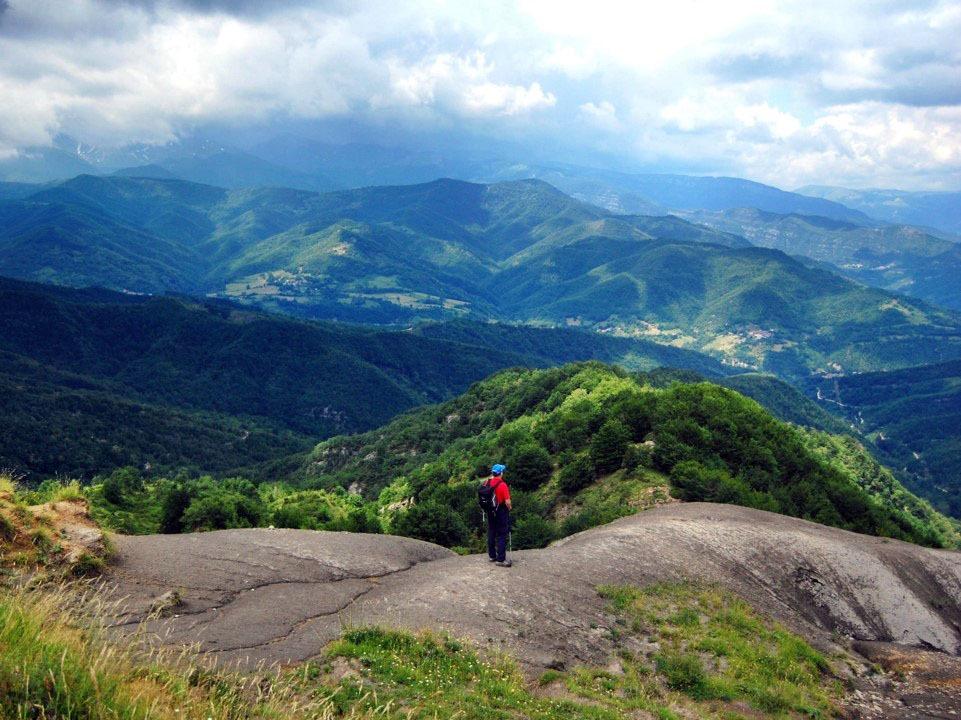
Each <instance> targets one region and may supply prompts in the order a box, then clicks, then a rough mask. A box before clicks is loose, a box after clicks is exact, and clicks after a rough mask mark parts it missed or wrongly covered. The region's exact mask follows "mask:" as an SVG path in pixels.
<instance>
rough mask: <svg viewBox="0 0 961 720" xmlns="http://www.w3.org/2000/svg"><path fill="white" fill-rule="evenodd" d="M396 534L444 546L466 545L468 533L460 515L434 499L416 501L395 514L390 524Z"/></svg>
mask: <svg viewBox="0 0 961 720" xmlns="http://www.w3.org/2000/svg"><path fill="white" fill-rule="evenodd" d="M391 527H392V529H393V531H394V532H395V533H396V534H398V535H405V536H407V537H412V538H417V539H418V540H426V541H427V542H432V543H437V544H438V545H444V546H446V547H453V546H455V545H466V544H467V541H468V538H469V536H470V533H469V531H468V529H467V525H465V524H464V521H463V520H462V519H461V517H460V515H458V514H457V513H455V512H454V511H453V510H452V509H451V508H450V506H449V505H442V504H441V503H439V502H437V501H435V500H428V501H426V502H421V503H417V504H416V505H414V506H413V507H411V508H410V509H409V510H408V511H407V512H405V513H403V514H400V515H397V516H396V517H395V518H394V521H393V523H392V525H391Z"/></svg>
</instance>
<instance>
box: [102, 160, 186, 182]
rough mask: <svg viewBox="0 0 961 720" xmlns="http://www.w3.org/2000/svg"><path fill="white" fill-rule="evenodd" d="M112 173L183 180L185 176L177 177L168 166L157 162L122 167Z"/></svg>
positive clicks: (120, 175) (155, 178)
mask: <svg viewBox="0 0 961 720" xmlns="http://www.w3.org/2000/svg"><path fill="white" fill-rule="evenodd" d="M111 174H112V175H116V176H119V177H143V178H153V179H154V180H183V178H181V177H177V176H176V175H174V174H173V173H172V172H170V171H169V170H168V169H167V168H164V167H161V166H160V165H157V164H156V163H149V164H147V165H133V166H131V167H125V168H120V169H119V170H115V171H114V172H113V173H111Z"/></svg>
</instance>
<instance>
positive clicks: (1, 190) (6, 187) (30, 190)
mask: <svg viewBox="0 0 961 720" xmlns="http://www.w3.org/2000/svg"><path fill="white" fill-rule="evenodd" d="M39 189H40V185H38V184H36V183H18V182H0V200H19V199H21V198H25V197H27V196H28V195H33V194H34V193H35V192H37V190H39Z"/></svg>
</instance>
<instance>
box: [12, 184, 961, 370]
mask: <svg viewBox="0 0 961 720" xmlns="http://www.w3.org/2000/svg"><path fill="white" fill-rule="evenodd" d="M0 273H2V274H6V275H11V276H16V277H21V278H24V279H30V280H40V281H47V282H58V283H63V284H69V285H75V286H82V285H102V286H106V287H110V288H114V289H122V290H128V291H133V292H147V293H161V292H165V291H168V290H174V291H178V292H187V293H192V294H213V295H220V296H224V297H230V298H234V299H237V300H242V301H244V302H249V303H254V304H257V305H260V306H263V307H266V308H270V309H277V310H282V311H284V312H287V313H290V314H294V315H300V316H304V317H310V318H318V319H336V320H343V321H363V322H374V323H409V322H414V321H418V320H425V319H451V318H471V319H480V320H488V319H496V320H502V321H511V322H521V323H526V324H535V325H537V324H540V325H547V326H557V325H576V326H581V327H586V328H591V329H594V330H598V331H601V332H607V333H611V334H614V335H623V336H633V337H644V338H647V339H651V340H657V341H660V342H665V343H669V344H673V345H676V346H678V347H684V348H688V349H692V350H702V351H705V352H709V353H712V354H714V355H715V356H716V357H719V358H723V359H724V360H725V361H727V362H728V363H730V364H732V365H734V366H736V367H741V368H745V369H766V370H770V371H774V372H777V373H779V374H781V375H782V376H785V377H799V376H802V377H803V376H807V375H808V374H809V373H810V372H812V371H816V370H821V371H824V372H840V371H870V370H882V369H893V368H897V367H904V366H908V365H915V364H919V363H926V362H935V361H939V360H946V359H951V358H956V357H961V316H959V315H956V314H954V313H951V312H947V311H942V310H939V309H936V308H934V307H931V306H928V305H925V304H924V303H922V302H918V301H913V300H910V299H908V298H905V297H903V296H896V295H892V294H890V293H887V292H884V291H881V290H874V289H870V288H866V287H863V286H861V285H858V284H855V283H852V282H850V281H847V280H844V279H842V278H840V277H838V276H836V275H834V274H832V273H830V272H826V271H824V270H822V269H819V268H816V267H809V266H806V265H805V264H804V263H802V262H799V261H797V260H794V259H791V258H790V257H788V256H786V255H784V254H783V253H781V252H778V251H773V250H768V249H763V248H757V247H751V246H750V244H749V243H748V242H747V241H746V240H745V239H744V238H742V237H740V236H738V235H735V234H731V233H727V232H723V231H719V230H715V229H711V228H707V227H704V226H701V225H695V224H692V223H689V222H686V221H684V220H682V219H680V218H677V217H673V216H664V217H652V216H641V215H621V214H616V213H612V212H609V211H605V210H602V209H600V208H598V207H596V206H593V205H589V204H587V203H584V202H580V201H577V200H575V199H572V198H570V197H569V196H567V195H565V194H563V193H561V192H560V191H558V190H557V189H556V188H553V187H551V186H550V185H548V184H547V183H544V182H540V181H536V180H527V181H515V182H504V183H495V184H490V185H484V184H474V183H466V182H462V181H454V180H439V181H434V182H431V183H425V184H422V185H412V186H400V187H376V188H366V189H360V190H351V191H340V192H334V193H328V194H316V193H312V192H306V191H301V190H291V189H280V188H261V189H243V190H227V189H222V188H217V187H213V186H208V185H200V184H195V183H187V182H184V181H177V180H169V179H166V180H163V179H151V178H133V177H119V176H118V177H94V176H80V177H77V178H75V179H73V180H69V181H67V182H64V183H60V184H57V185H54V186H48V187H45V188H43V189H41V190H39V191H38V192H36V193H34V194H33V195H30V196H28V197H25V198H21V199H19V200H8V201H5V202H2V203H0Z"/></svg>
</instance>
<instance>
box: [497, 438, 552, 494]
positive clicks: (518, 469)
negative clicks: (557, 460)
mask: <svg viewBox="0 0 961 720" xmlns="http://www.w3.org/2000/svg"><path fill="white" fill-rule="evenodd" d="M507 469H508V473H509V476H508V478H507V481H508V484H509V485H510V486H511V487H516V488H517V489H519V490H534V489H536V488H539V487H540V486H541V485H543V484H544V483H546V482H547V481H548V480H550V479H551V473H552V472H553V470H554V468H553V466H552V465H551V456H550V454H549V453H548V452H547V450H545V449H544V448H543V446H541V445H538V444H536V443H535V442H533V441H531V442H529V443H524V444H522V445H520V446H518V447H515V448H514V449H513V450H512V451H510V452H509V453H508V455H507Z"/></svg>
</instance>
